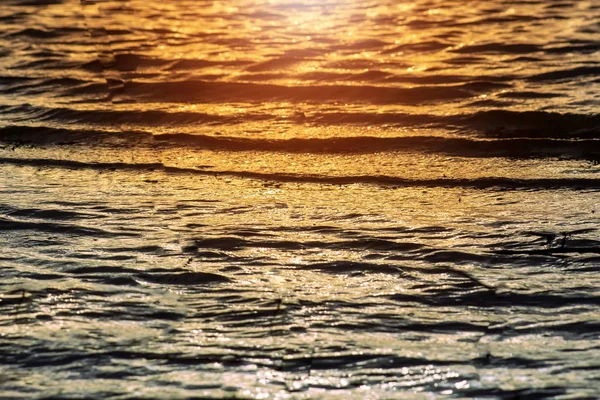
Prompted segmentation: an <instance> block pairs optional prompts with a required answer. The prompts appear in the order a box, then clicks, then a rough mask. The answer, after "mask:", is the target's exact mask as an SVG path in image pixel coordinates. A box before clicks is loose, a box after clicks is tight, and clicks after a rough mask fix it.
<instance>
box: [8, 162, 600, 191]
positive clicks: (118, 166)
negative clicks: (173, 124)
mask: <svg viewBox="0 0 600 400" xmlns="http://www.w3.org/2000/svg"><path fill="white" fill-rule="evenodd" d="M2 164H7V165H16V166H32V167H38V168H67V169H90V170H97V171H114V170H120V171H161V172H164V173H169V174H191V175H201V176H212V177H221V176H223V177H238V178H246V179H256V180H262V181H270V182H273V181H276V182H289V183H319V184H334V185H351V184H372V185H379V186H389V187H393V188H401V187H458V188H474V189H492V188H495V189H507V190H508V189H515V190H516V189H532V190H545V189H577V190H582V189H590V190H597V189H600V179H593V178H544V179H516V178H506V177H484V178H475V179H468V178H464V179H461V178H439V179H407V178H400V177H395V176H387V175H349V176H325V175H312V174H310V175H309V174H278V173H261V172H253V171H209V170H204V169H194V168H181V167H173V166H167V165H164V164H162V163H135V164H130V163H122V162H114V163H88V162H82V161H72V160H59V159H25V158H6V157H3V158H0V165H2Z"/></svg>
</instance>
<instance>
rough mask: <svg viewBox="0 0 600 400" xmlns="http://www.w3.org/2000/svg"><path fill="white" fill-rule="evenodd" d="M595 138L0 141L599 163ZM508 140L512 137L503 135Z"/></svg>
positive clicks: (42, 133) (13, 131)
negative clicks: (590, 161) (418, 154)
mask: <svg viewBox="0 0 600 400" xmlns="http://www.w3.org/2000/svg"><path fill="white" fill-rule="evenodd" d="M586 133H587V134H588V135H589V136H592V137H594V139H578V140H573V139H552V138H528V137H518V138H510V137H502V131H499V132H497V133H496V136H499V137H500V138H499V139H495V140H491V139H479V138H468V137H443V136H406V137H371V136H358V137H333V138H326V139H321V138H308V139H301V138H292V139H261V138H245V137H232V136H210V135H190V134H177V133H175V134H161V135H152V134H151V133H149V132H143V131H125V132H115V131H112V132H111V131H103V130H77V129H60V128H46V127H26V126H8V127H4V128H0V142H4V143H5V146H4V147H5V148H6V147H9V148H16V147H21V146H40V145H85V146H89V145H102V144H105V145H110V146H114V145H125V144H127V145H130V146H132V145H136V146H156V145H159V146H161V147H163V148H168V147H171V148H173V147H185V148H194V149H202V150H222V151H234V152H240V151H269V152H282V153H314V154H367V153H376V152H424V153H436V154H446V155H452V156H463V157H510V158H552V157H562V158H570V159H582V160H592V161H598V160H600V140H597V139H595V137H596V136H597V134H598V131H597V130H592V131H586ZM504 136H509V135H506V134H505V135H504Z"/></svg>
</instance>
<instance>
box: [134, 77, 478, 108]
mask: <svg viewBox="0 0 600 400" xmlns="http://www.w3.org/2000/svg"><path fill="white" fill-rule="evenodd" d="M123 94H124V95H127V96H130V97H131V98H134V99H137V100H139V101H163V102H164V101H166V102H201V103H236V102H251V103H252V102H300V103H319V104H322V103H324V102H325V103H327V102H329V103H335V102H355V103H361V102H363V103H371V104H420V103H427V102H439V101H446V100H458V99H465V98H469V97H471V96H473V94H472V93H471V92H469V91H468V90H465V89H463V88H460V87H434V86H421V87H416V88H392V87H381V86H365V85H362V86H352V85H328V86H283V85H275V84H249V83H241V82H211V81H202V80H183V81H171V82H125V84H124V87H123Z"/></svg>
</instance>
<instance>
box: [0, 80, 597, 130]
mask: <svg viewBox="0 0 600 400" xmlns="http://www.w3.org/2000/svg"><path fill="white" fill-rule="evenodd" d="M24 82H28V81H27V80H25V81H24ZM80 83H81V81H79V80H76V79H60V80H56V79H52V80H48V84H72V85H79V84H80ZM0 85H2V80H1V79H0ZM32 86H34V84H32ZM511 95H514V96H516V97H519V96H520V94H519V93H515V94H511V93H507V96H511ZM524 95H525V96H527V97H536V96H538V95H541V96H543V94H535V93H529V94H527V93H526V94H524ZM304 110H306V112H300V111H296V112H292V110H290V111H289V114H287V115H285V114H284V115H276V114H272V113H268V112H239V113H232V114H213V113H206V112H190V111H185V112H168V111H161V110H147V109H130V110H110V109H108V110H107V109H104V110H102V109H100V110H94V109H86V110H77V109H71V108H66V107H57V108H49V107H39V106H32V105H30V104H21V105H15V106H7V105H0V113H2V114H3V115H4V116H5V117H4V118H5V119H6V120H8V121H11V122H12V123H13V124H17V123H23V122H27V125H26V126H17V125H8V126H5V127H3V128H0V137H4V138H7V137H11V138H13V139H19V138H18V135H19V134H18V130H19V129H21V130H22V133H21V134H22V135H23V136H22V137H21V138H20V139H22V140H27V137H28V135H35V132H34V129H46V128H32V127H31V125H32V122H33V121H36V122H43V123H48V122H57V123H59V124H72V123H79V124H85V125H98V126H102V125H108V126H109V127H110V128H112V129H111V130H113V131H114V129H115V126H116V127H119V126H121V125H127V126H131V125H139V126H144V127H146V128H147V129H149V130H153V129H155V128H161V127H164V126H186V125H187V126H189V125H192V126H206V125H209V126H218V125H232V124H244V123H251V122H257V121H265V122H268V121H272V122H275V123H278V122H287V123H292V124H299V125H304V126H306V125H308V126H331V125H340V126H348V125H366V126H371V125H385V126H386V127H417V128H435V129H441V130H451V131H461V132H465V131H467V132H468V133H469V132H470V133H473V134H475V135H476V136H481V137H489V138H505V139H509V138H539V139H543V138H547V139H549V138H555V139H600V114H572V113H563V114H561V113H555V112H547V111H509V110H500V109H498V110H488V111H479V112H475V113H471V114H455V115H435V114H416V113H398V112H380V113H370V112H360V111H356V112H342V111H329V112H322V111H312V110H310V108H304ZM47 129H53V128H51V127H48V128H47ZM71 130H74V128H71ZM9 132H12V133H9ZM47 133H48V132H45V134H47ZM62 133H63V134H64V135H65V138H67V137H68V136H69V135H70V134H69V133H68V130H65V131H63V132H62ZM87 134H88V135H90V137H94V134H93V132H88V133H87ZM191 140H192V141H193V139H191Z"/></svg>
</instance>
